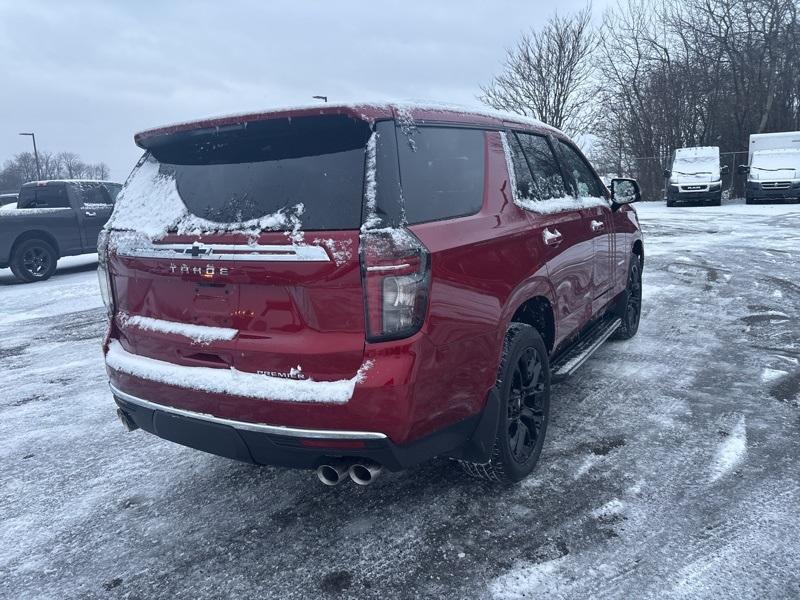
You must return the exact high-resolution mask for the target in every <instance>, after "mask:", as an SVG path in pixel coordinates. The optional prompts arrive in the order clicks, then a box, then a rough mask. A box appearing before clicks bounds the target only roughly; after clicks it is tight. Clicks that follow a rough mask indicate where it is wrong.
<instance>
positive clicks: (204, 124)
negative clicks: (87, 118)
mask: <svg viewBox="0 0 800 600" xmlns="http://www.w3.org/2000/svg"><path fill="white" fill-rule="evenodd" d="M323 115H344V116H348V117H351V118H354V119H361V120H364V121H367V122H368V123H370V125H371V124H372V123H373V122H374V121H376V120H378V119H382V118H392V110H391V108H390V107H388V106H384V107H381V106H375V105H363V106H359V105H353V106H341V105H339V106H336V105H334V106H324V107H320V106H315V107H313V108H312V107H306V108H294V109H285V110H274V111H269V112H258V113H249V114H243V115H232V116H228V117H218V118H213V119H203V120H199V121H189V122H186V123H177V124H175V125H167V126H165V127H158V128H155V129H147V130H145V131H142V132H139V133H137V134H136V135H135V136H133V140H134V142H136V145H137V146H139V147H140V148H142V149H144V150H149V149H151V148H154V147H157V146H160V145H162V144H167V143H172V142H175V141H177V139H176V137H177V138H178V139H179V138H188V137H195V136H202V135H208V134H212V133H221V132H225V131H235V130H237V129H245V128H246V127H247V124H248V123H256V122H259V121H268V120H271V119H287V118H292V117H314V116H323Z"/></svg>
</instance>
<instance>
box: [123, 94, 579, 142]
mask: <svg viewBox="0 0 800 600" xmlns="http://www.w3.org/2000/svg"><path fill="white" fill-rule="evenodd" d="M315 115H347V116H350V117H354V118H357V119H363V120H365V121H368V122H370V123H372V122H374V121H377V120H380V119H392V118H396V119H399V120H401V121H402V120H404V119H405V120H410V121H438V122H446V123H468V124H473V125H484V126H488V127H497V128H504V127H508V126H511V127H515V126H516V127H524V128H532V129H538V130H542V131H547V132H549V133H556V134H559V135H564V134H563V133H562V132H561V131H559V130H558V129H556V128H555V127H551V126H550V125H547V124H545V123H543V122H542V121H539V120H537V119H533V118H530V117H525V116H522V115H517V114H512V113H505V112H499V111H494V110H488V109H481V108H472V107H463V106H456V105H448V104H437V103H410V102H388V103H387V102H384V103H372V102H364V103H354V104H324V105H320V104H315V105H306V106H295V107H284V108H274V109H270V110H265V111H261V112H253V113H243V114H236V115H227V116H220V117H211V118H206V119H199V120H195V121H186V122H183V123H174V124H172V125H166V126H163V127H157V128H154V129H147V130H145V131H142V132H140V133H137V134H136V135H135V136H134V140H135V142H136V144H137V145H138V146H140V147H142V148H147V147H149V146H150V145H151V144H152V143H153V142H154V141H155V140H156V139H157V138H163V137H165V136H169V135H172V134H176V133H181V132H185V131H192V130H195V129H209V128H215V127H229V126H234V125H241V124H244V123H248V122H254V121H264V120H267V119H275V118H281V117H310V116H315Z"/></svg>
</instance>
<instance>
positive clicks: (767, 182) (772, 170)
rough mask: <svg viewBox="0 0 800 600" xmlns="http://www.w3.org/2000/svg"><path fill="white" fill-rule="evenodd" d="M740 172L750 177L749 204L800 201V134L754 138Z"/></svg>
mask: <svg viewBox="0 0 800 600" xmlns="http://www.w3.org/2000/svg"><path fill="white" fill-rule="evenodd" d="M739 172H740V173H746V174H747V186H746V188H745V201H746V202H747V204H756V203H759V202H787V201H794V202H797V201H800V131H784V132H781V133H754V134H752V135H750V148H749V152H748V159H747V164H746V165H739Z"/></svg>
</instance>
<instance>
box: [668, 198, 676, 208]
mask: <svg viewBox="0 0 800 600" xmlns="http://www.w3.org/2000/svg"><path fill="white" fill-rule="evenodd" d="M673 206H675V202H674V201H672V200H667V208H672V207H673Z"/></svg>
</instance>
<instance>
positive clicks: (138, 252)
mask: <svg viewBox="0 0 800 600" xmlns="http://www.w3.org/2000/svg"><path fill="white" fill-rule="evenodd" d="M118 255H119V256H129V257H134V258H169V259H176V260H177V259H180V260H206V261H207V260H226V261H231V262H243V261H245V262H247V261H250V262H253V261H255V262H278V261H280V262H330V260H331V259H330V257H329V256H328V252H327V251H326V250H325V248H323V247H322V246H307V245H299V244H298V245H293V244H286V245H245V244H197V243H195V244H153V245H152V246H147V247H143V248H130V249H126V250H124V251H122V252H119V253H118Z"/></svg>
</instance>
